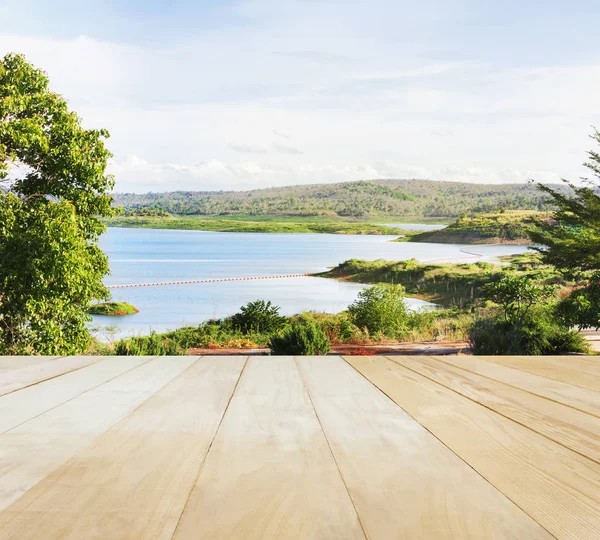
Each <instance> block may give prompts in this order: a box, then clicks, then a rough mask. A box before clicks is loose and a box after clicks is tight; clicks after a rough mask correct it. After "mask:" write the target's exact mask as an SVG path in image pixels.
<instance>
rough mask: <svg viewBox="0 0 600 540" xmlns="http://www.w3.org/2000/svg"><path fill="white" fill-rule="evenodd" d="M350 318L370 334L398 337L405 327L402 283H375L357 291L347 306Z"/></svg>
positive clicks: (405, 310)
mask: <svg viewBox="0 0 600 540" xmlns="http://www.w3.org/2000/svg"><path fill="white" fill-rule="evenodd" d="M348 314H349V315H350V320H351V321H352V322H353V323H354V324H355V325H356V326H357V327H359V328H366V329H367V330H368V331H369V332H370V333H371V334H376V333H382V334H384V335H386V336H387V337H390V338H398V337H400V336H401V335H402V333H403V332H404V331H406V329H407V325H408V318H409V317H408V311H407V309H406V304H405V303H404V288H403V287H402V285H383V284H381V285H375V286H373V287H369V288H368V289H365V290H363V291H361V292H360V293H358V299H357V300H356V301H355V302H354V303H352V304H351V305H350V306H348Z"/></svg>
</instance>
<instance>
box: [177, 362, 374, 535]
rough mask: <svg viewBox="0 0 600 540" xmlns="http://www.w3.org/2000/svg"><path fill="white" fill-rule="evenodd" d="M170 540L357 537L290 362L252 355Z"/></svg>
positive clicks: (334, 470) (335, 472)
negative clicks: (172, 538)
mask: <svg viewBox="0 0 600 540" xmlns="http://www.w3.org/2000/svg"><path fill="white" fill-rule="evenodd" d="M175 538H179V539H188V538H190V539H194V540H196V539H200V538H203V539H206V538H215V539H221V538H229V539H232V538H239V539H244V540H245V539H253V538H261V539H267V538H273V539H278V540H280V539H286V538H290V539H291V538H294V539H295V538H303V539H304V538H307V539H310V538H314V539H320V538H364V534H363V531H362V529H361V526H360V523H359V520H358V517H357V515H356V512H355V511H354V508H353V506H352V502H351V500H350V498H349V496H348V493H347V491H346V489H345V487H344V484H343V482H342V479H341V477H340V475H339V472H338V470H337V467H336V464H335V461H334V460H333V457H332V456H331V453H330V450H329V447H328V445H327V441H326V439H325V436H324V435H323V431H322V430H321V427H320V425H319V422H318V420H317V417H316V415H315V412H314V409H313V407H312V405H311V403H310V399H309V397H308V395H307V393H306V389H305V388H304V385H303V384H302V381H301V378H300V374H299V373H298V370H297V367H296V365H295V363H294V359H293V358H291V357H287V358H286V357H269V358H260V357H253V358H251V359H250V360H249V362H248V365H247V366H246V369H245V370H244V373H243V375H242V377H241V380H240V384H239V386H238V388H237V390H236V392H235V394H234V396H233V399H232V401H231V404H230V406H229V408H228V410H227V413H226V415H225V417H224V419H223V423H222V425H221V427H220V429H219V431H218V433H217V437H216V438H215V441H214V443H213V445H212V447H211V449H210V452H209V453H208V456H207V458H206V461H205V463H204V466H203V468H202V471H201V473H200V476H199V477H198V481H197V482H196V485H195V487H194V489H193V491H192V494H191V496H190V499H189V502H188V505H187V507H186V510H185V512H184V513H183V515H182V518H181V521H180V523H179V526H178V528H177V531H176V534H175Z"/></svg>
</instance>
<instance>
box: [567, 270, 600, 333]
mask: <svg viewBox="0 0 600 540" xmlns="http://www.w3.org/2000/svg"><path fill="white" fill-rule="evenodd" d="M558 312H559V314H560V316H561V317H562V319H563V320H564V321H565V323H566V324H569V325H571V326H578V327H579V329H580V330H583V329H584V328H595V329H596V330H598V329H600V272H594V273H593V274H592V275H591V276H590V279H589V282H588V284H587V286H585V287H582V288H580V289H577V290H575V291H573V292H572V293H571V294H570V295H569V296H567V298H565V299H564V300H562V302H561V303H560V304H559V306H558Z"/></svg>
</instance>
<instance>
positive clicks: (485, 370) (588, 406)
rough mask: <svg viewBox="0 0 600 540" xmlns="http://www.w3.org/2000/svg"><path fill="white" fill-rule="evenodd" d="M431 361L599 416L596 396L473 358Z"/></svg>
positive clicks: (576, 387) (594, 393)
mask: <svg viewBox="0 0 600 540" xmlns="http://www.w3.org/2000/svg"><path fill="white" fill-rule="evenodd" d="M432 358H435V359H436V360H439V361H440V362H444V363H446V364H449V365H451V366H457V367H459V368H461V369H465V370H467V371H471V372H473V373H477V374H478V375H483V376H484V377H488V378H489V379H493V380H495V381H499V382H501V383H504V384H508V385H510V386H513V387H515V388H520V389H521V390H525V391H527V392H530V393H532V394H535V395H537V396H540V397H544V398H546V399H551V400H552V401H557V402H558V403H562V404H563V405H568V406H569V407H573V408H574V409H578V410H580V411H583V412H587V413H588V414H593V415H594V416H600V392H594V391H593V390H588V389H587V388H581V387H579V386H573V385H571V384H567V383H563V382H559V381H554V380H552V379H548V378H546V377H541V376H539V375H534V374H533V373H528V372H526V371H519V370H518V369H514V368H511V367H508V366H503V365H502V364H498V363H495V362H490V361H488V360H484V359H483V358H481V357H477V356H433V357H432Z"/></svg>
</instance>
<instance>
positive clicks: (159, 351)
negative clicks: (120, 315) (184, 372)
mask: <svg viewBox="0 0 600 540" xmlns="http://www.w3.org/2000/svg"><path fill="white" fill-rule="evenodd" d="M115 354H116V355H117V356H180V355H183V354H185V350H184V349H182V348H181V346H180V345H179V343H177V341H175V340H172V339H168V338H165V337H164V336H161V335H160V334H157V333H156V332H152V333H151V334H150V335H149V336H138V337H132V338H129V339H122V340H120V341H117V342H116V343H115Z"/></svg>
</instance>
